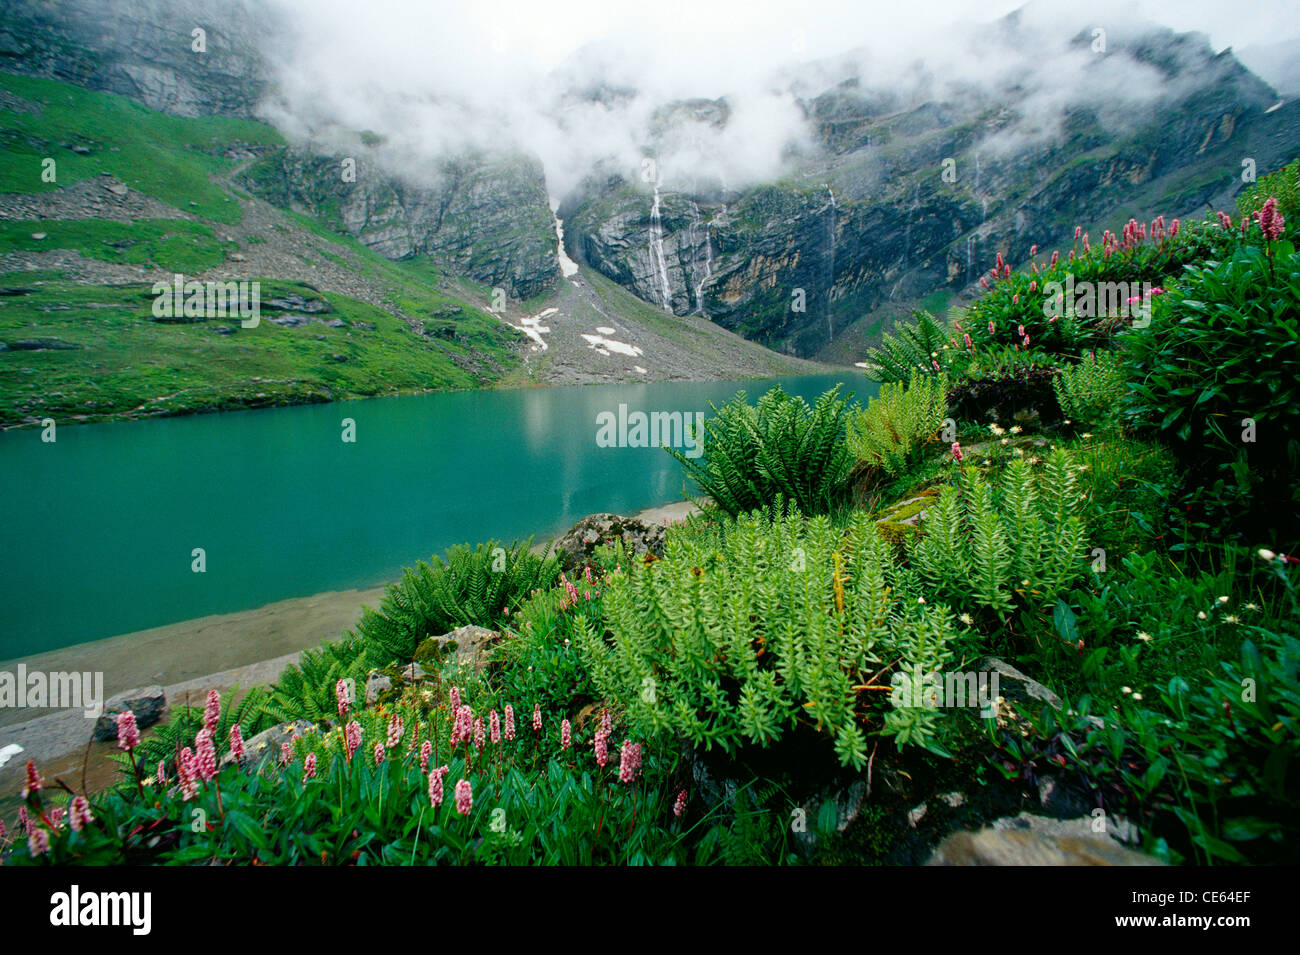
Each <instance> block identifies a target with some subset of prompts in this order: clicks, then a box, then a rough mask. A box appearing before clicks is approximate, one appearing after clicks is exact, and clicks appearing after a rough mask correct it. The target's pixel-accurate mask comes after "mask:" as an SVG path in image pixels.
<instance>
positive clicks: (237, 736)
mask: <svg viewBox="0 0 1300 955" xmlns="http://www.w3.org/2000/svg"><path fill="white" fill-rule="evenodd" d="M230 755H231V756H232V757H233V758H234V759H243V758H244V731H243V730H242V729H240V728H239V724H238V723H235V724H233V725H231V727H230Z"/></svg>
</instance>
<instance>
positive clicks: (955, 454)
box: [952, 441, 966, 463]
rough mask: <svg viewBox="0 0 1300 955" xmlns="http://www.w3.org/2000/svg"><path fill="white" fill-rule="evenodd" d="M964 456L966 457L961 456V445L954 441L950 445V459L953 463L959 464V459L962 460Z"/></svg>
mask: <svg viewBox="0 0 1300 955" xmlns="http://www.w3.org/2000/svg"><path fill="white" fill-rule="evenodd" d="M965 456H966V455H964V454H962V451H961V444H960V443H959V442H957V441H954V442H953V443H952V459H953V460H954V461H956V462H958V463H960V462H961V459H962V458H964V457H965Z"/></svg>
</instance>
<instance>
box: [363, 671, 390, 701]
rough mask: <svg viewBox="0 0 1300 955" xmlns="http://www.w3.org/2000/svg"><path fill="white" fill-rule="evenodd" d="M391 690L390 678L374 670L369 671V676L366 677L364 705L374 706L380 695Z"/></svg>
mask: <svg viewBox="0 0 1300 955" xmlns="http://www.w3.org/2000/svg"><path fill="white" fill-rule="evenodd" d="M392 688H393V681H392V679H391V678H390V677H388V676H386V675H384V674H383V673H379V672H378V671H375V670H372V671H370V675H369V676H368V677H366V705H367V706H374V705H375V703H377V702H379V697H380V695H381V694H384V693H387V692H388V691H389V690H391V689H392Z"/></svg>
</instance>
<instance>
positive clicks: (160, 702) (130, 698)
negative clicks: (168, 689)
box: [94, 686, 167, 743]
mask: <svg viewBox="0 0 1300 955" xmlns="http://www.w3.org/2000/svg"><path fill="white" fill-rule="evenodd" d="M126 710H130V711H131V712H132V713H134V714H135V725H136V726H137V727H139V728H140V729H145V728H147V727H150V726H153V725H154V724H155V723H157V722H158V721H159V720H161V719H162V718H163V714H164V713H165V712H166V711H167V696H166V694H165V693H163V688H162V687H161V686H147V687H143V688H140V689H135V690H127V691H126V692H125V693H119V694H117V696H114V697H112V698H111V699H109V700H108V701H107V702H106V703H105V704H104V712H103V713H101V714H100V716H99V719H97V720H95V730H94V739H95V740H96V741H97V742H100V743H107V742H111V741H113V740H115V739H117V717H118V714H119V713H122V712H125V711H126Z"/></svg>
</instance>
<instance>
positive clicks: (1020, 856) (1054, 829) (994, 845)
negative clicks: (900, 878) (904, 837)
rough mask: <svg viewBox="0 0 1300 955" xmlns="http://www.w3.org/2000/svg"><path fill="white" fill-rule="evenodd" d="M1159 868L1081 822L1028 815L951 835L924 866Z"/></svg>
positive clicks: (1084, 820)
mask: <svg viewBox="0 0 1300 955" xmlns="http://www.w3.org/2000/svg"><path fill="white" fill-rule="evenodd" d="M1164 864H1165V863H1163V862H1161V861H1160V860H1159V859H1155V858H1152V857H1151V856H1147V855H1143V854H1142V853H1140V852H1135V851H1133V850H1132V849H1129V848H1127V847H1125V846H1123V845H1121V844H1120V843H1118V842H1116V841H1115V840H1114V839H1112V838H1111V837H1110V836H1108V835H1105V834H1104V833H1098V832H1097V831H1095V830H1094V828H1093V822H1092V820H1091V819H1089V818H1087V817H1085V818H1081V819H1071V820H1060V819H1048V818H1045V817H1042V816H1033V815H1030V814H1029V813H1021V814H1020V815H1019V816H1016V817H1014V818H1007V819H997V820H994V822H993V823H992V824H991V825H989V826H987V827H985V828H983V829H980V830H979V831H978V832H955V833H953V834H952V835H950V836H948V837H947V838H946V839H944V841H943V842H941V843H940V844H939V845H938V846H937V847H936V848H935V850H934V853H933V854H932V855H931V856H930V858H929V859H928V860H927V861H926V865H932V866H954V865H958V866H967V865H991V866H1008V865H1139V866H1160V865H1164Z"/></svg>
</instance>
